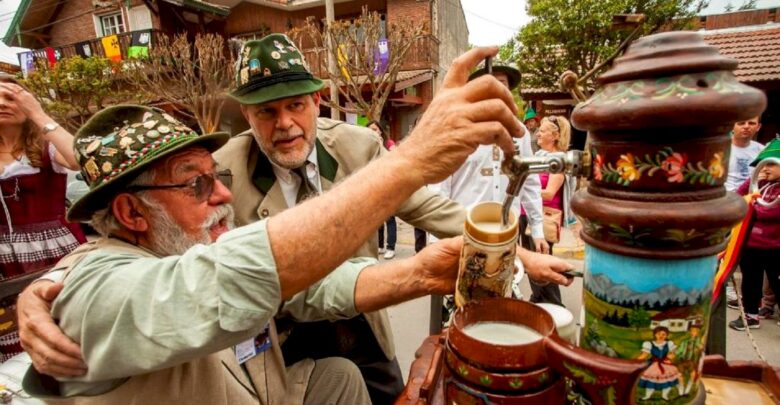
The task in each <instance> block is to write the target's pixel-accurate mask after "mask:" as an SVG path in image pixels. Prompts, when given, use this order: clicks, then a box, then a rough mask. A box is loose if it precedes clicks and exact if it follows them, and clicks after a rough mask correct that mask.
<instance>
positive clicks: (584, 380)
mask: <svg viewBox="0 0 780 405" xmlns="http://www.w3.org/2000/svg"><path fill="white" fill-rule="evenodd" d="M563 366H564V367H566V369H567V370H569V372H570V373H571V375H572V377H573V378H574V380H575V382H576V383H579V384H588V385H595V386H601V387H603V388H602V389H600V390H599V392H600V393H601V396H602V398H604V400H605V401H604V403H606V404H615V403H616V401H617V400H616V398H615V387H614V385H615V384H617V382H618V381H617V380H616V379H614V378H610V377H607V376H604V375H597V374H596V373H594V372H593V371H591V370H588V369H587V368H584V367H580V366H577V365H575V364H571V363H569V362H564V363H563ZM574 391H575V393H574V397H573V398H570V399H571V400H572V401H573V402H572V403H590V402H589V401H587V400H585V398H584V397H582V396H581V395H580V394H578V393H576V390H574ZM582 400H584V401H585V402H582Z"/></svg>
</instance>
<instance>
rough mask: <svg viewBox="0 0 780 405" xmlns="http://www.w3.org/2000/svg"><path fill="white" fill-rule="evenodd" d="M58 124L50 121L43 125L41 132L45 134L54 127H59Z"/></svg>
mask: <svg viewBox="0 0 780 405" xmlns="http://www.w3.org/2000/svg"><path fill="white" fill-rule="evenodd" d="M59 127H60V124H58V123H56V122H50V123H48V124H46V125H44V126H43V134H44V135H46V134H48V133H49V132H51V131H54V130H55V129H57V128H59Z"/></svg>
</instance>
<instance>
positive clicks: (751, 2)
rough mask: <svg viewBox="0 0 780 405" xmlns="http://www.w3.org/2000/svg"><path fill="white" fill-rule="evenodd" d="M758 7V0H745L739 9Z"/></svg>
mask: <svg viewBox="0 0 780 405" xmlns="http://www.w3.org/2000/svg"><path fill="white" fill-rule="evenodd" d="M756 7H758V0H745V2H744V3H742V5H741V6H739V9H738V10H740V11H742V10H755V8H756Z"/></svg>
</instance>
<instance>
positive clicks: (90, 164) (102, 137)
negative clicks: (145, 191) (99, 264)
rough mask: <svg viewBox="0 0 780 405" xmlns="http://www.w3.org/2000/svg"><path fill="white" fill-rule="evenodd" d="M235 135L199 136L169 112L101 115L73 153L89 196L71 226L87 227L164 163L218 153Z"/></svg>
mask: <svg viewBox="0 0 780 405" xmlns="http://www.w3.org/2000/svg"><path fill="white" fill-rule="evenodd" d="M228 139H230V135H229V134H227V133H226V132H216V133H213V134H208V135H198V134H197V133H195V131H193V130H192V129H190V128H189V127H187V126H186V125H184V124H182V123H181V122H179V121H178V120H176V119H175V118H173V117H172V116H170V115H168V114H166V113H165V112H164V111H162V110H160V109H157V108H151V107H144V106H140V105H116V106H113V107H108V108H105V109H103V110H101V111H98V113H97V114H95V115H94V116H93V117H92V118H90V119H89V121H87V123H86V124H84V126H82V127H81V129H79V131H78V132H77V133H76V136H74V137H73V149H74V153H75V155H76V160H77V161H78V163H79V166H80V167H81V173H82V175H83V176H84V180H85V181H86V182H87V184H88V185H89V192H88V193H87V194H85V195H84V196H83V197H81V198H80V199H79V200H78V201H76V202H75V203H74V204H73V205H72V206H71V207H70V209H69V210H68V220H71V221H88V220H89V219H90V218H92V214H93V213H95V211H98V210H100V209H103V208H106V207H107V206H108V204H109V203H110V202H111V199H112V198H113V197H114V195H115V194H116V193H117V192H118V191H120V190H122V189H123V188H124V187H125V186H126V185H127V184H128V183H130V182H131V181H132V180H133V179H135V178H136V177H137V176H138V175H139V174H141V173H142V172H143V169H144V168H145V167H147V166H149V165H150V164H151V163H153V162H155V161H158V160H159V159H160V158H161V157H163V156H167V155H170V154H172V153H174V152H180V151H182V150H183V149H186V148H189V147H192V146H200V147H203V148H205V149H207V150H208V151H209V152H213V151H215V150H217V149H219V148H220V147H221V146H222V145H224V144H225V143H226V142H227V141H228Z"/></svg>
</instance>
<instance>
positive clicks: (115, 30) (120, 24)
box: [100, 13, 125, 36]
mask: <svg viewBox="0 0 780 405" xmlns="http://www.w3.org/2000/svg"><path fill="white" fill-rule="evenodd" d="M100 24H101V26H102V28H103V36H107V35H114V34H121V33H123V32H125V23H124V21H122V13H116V14H109V15H103V16H100Z"/></svg>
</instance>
